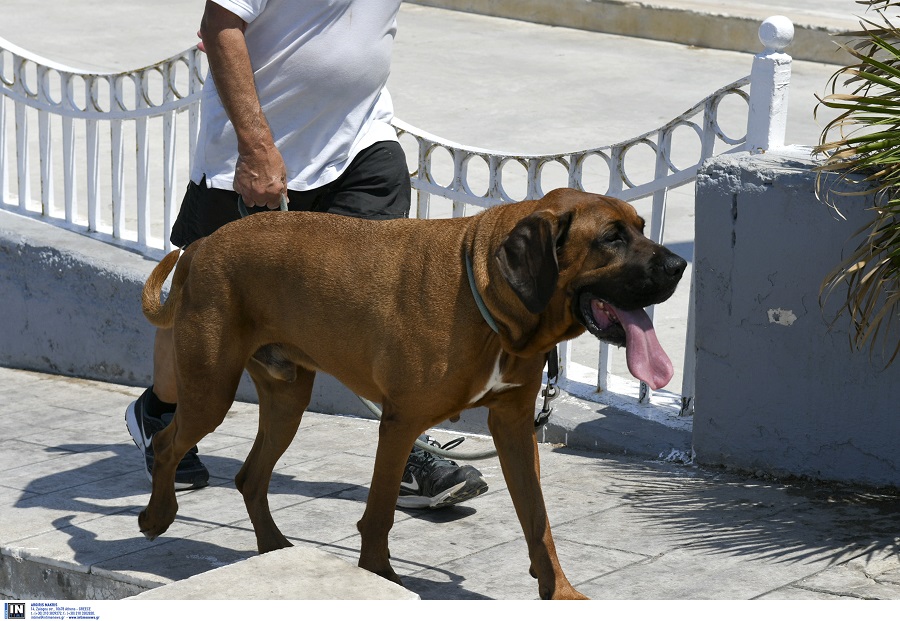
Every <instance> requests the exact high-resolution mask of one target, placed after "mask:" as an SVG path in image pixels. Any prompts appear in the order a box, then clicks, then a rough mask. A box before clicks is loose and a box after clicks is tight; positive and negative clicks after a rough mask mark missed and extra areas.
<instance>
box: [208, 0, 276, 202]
mask: <svg viewBox="0 0 900 621" xmlns="http://www.w3.org/2000/svg"><path fill="white" fill-rule="evenodd" d="M246 27H247V24H246V22H244V20H242V19H241V18H240V17H238V16H237V15H235V14H234V13H232V12H231V11H228V10H227V9H224V8H223V7H221V6H219V5H218V4H216V3H215V2H210V1H207V3H206V10H205V11H204V13H203V20H202V21H201V23H200V32H199V33H198V34H199V35H200V38H201V40H202V42H201V44H200V49H201V50H203V51H204V52H206V55H207V57H208V58H209V69H210V73H211V74H212V78H213V81H214V82H215V85H216V90H217V91H218V93H219V98H220V99H221V100H222V105H223V106H224V107H225V112H226V113H227V114H228V118H229V119H230V120H231V123H232V125H234V131H235V134H236V135H237V143H238V144H237V149H238V161H237V165H236V166H235V171H234V189H235V191H236V192H238V193H239V194H240V195H241V197H243V199H244V202H245V203H246V204H247V205H248V206H249V207H262V206H266V207H268V208H269V209H277V208H278V207H279V206H280V204H281V197H282V195H285V194H287V184H286V179H287V170H286V168H285V165H284V160H283V159H282V157H281V153H279V152H278V148H277V147H276V146H275V140H274V139H273V137H272V131H271V130H270V129H269V122H268V121H267V120H266V115H265V113H264V112H263V109H262V106H261V105H260V103H259V96H258V95H257V93H256V84H255V82H254V81H253V66H252V64H251V62H250V53H249V52H248V50H247V42H246V40H245V39H244V30H245V29H246Z"/></svg>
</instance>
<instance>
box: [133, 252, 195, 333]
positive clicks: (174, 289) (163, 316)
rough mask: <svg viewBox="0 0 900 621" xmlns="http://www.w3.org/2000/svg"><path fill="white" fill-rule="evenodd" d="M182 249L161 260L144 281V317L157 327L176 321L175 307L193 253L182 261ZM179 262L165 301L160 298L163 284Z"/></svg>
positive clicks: (165, 326) (168, 326) (142, 304)
mask: <svg viewBox="0 0 900 621" xmlns="http://www.w3.org/2000/svg"><path fill="white" fill-rule="evenodd" d="M180 254H181V251H180V250H173V251H172V252H170V253H169V254H167V255H166V256H165V257H163V259H162V261H160V262H159V265H157V266H156V267H155V268H153V271H152V272H151V273H150V277H149V278H147V282H146V283H144V291H143V295H142V297H141V309H142V310H143V311H144V317H146V318H147V320H148V321H149V322H150V323H152V324H153V325H154V326H156V327H157V328H171V327H172V325H173V324H174V323H175V309H176V308H177V307H178V300H179V298H180V297H181V287H182V286H183V285H184V281H185V279H186V278H187V275H188V268H189V267H190V263H191V261H190V255H191V254H193V253H185V255H184V257H183V258H182V260H181V261H179V260H178V257H179V255H180ZM175 263H178V269H176V270H175V276H174V277H173V279H172V286H171V288H170V289H169V296H168V297H167V298H166V301H165V303H163V302H162V301H161V300H160V294H161V293H162V288H163V284H164V283H165V282H166V278H168V277H169V274H170V273H171V271H172V268H173V267H175Z"/></svg>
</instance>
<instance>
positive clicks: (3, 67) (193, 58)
mask: <svg viewBox="0 0 900 621" xmlns="http://www.w3.org/2000/svg"><path fill="white" fill-rule="evenodd" d="M792 37H793V26H792V25H791V23H790V21H789V20H787V18H783V17H774V18H769V19H768V20H766V21H765V22H763V24H762V26H761V27H760V40H761V41H762V42H763V44H764V45H765V50H764V51H763V52H762V53H760V54H757V55H756V56H755V57H754V60H753V67H752V71H751V74H750V76H748V77H745V78H742V79H740V80H737V81H736V82H733V83H731V84H729V85H727V86H725V87H724V88H722V89H720V90H718V91H716V92H715V93H713V94H711V95H710V96H709V97H707V98H706V99H704V100H703V101H701V102H700V103H698V104H697V105H695V106H694V107H692V108H691V109H690V110H687V111H686V112H685V113H684V114H682V115H681V116H679V117H678V118H676V119H674V120H672V121H671V122H669V123H667V124H665V125H663V126H662V127H660V128H657V129H655V130H653V131H650V132H647V133H645V134H642V135H640V136H637V137H636V138H633V139H631V140H628V141H625V142H621V143H617V144H613V145H609V146H603V147H597V148H592V149H586V150H583V151H577V152H572V153H558V154H549V155H524V154H514V153H503V152H498V151H490V150H486V149H479V148H477V147H467V146H464V145H460V144H456V143H454V142H451V141H448V140H444V139H442V138H439V137H437V136H433V135H431V134H428V133H427V132H424V131H422V130H420V129H417V128H415V127H412V126H410V125H407V124H406V123H404V122H402V121H400V120H395V123H394V124H395V126H396V128H397V131H398V135H399V137H400V139H401V142H402V143H403V144H404V148H405V149H406V150H407V154H408V156H409V157H411V158H413V156H414V161H415V170H414V171H413V172H412V173H411V177H412V185H413V188H414V190H415V191H416V214H415V215H416V216H417V217H420V218H431V217H440V216H445V215H449V216H453V217H455V216H460V215H463V214H464V213H465V212H466V206H472V207H474V208H488V207H491V206H493V205H496V204H498V203H502V202H508V201H513V200H521V199H523V198H538V197H540V196H542V195H543V194H544V193H545V192H546V191H548V190H550V189H552V188H553V187H561V186H568V187H573V188H578V189H585V178H586V171H587V169H588V168H590V169H591V170H592V171H596V169H598V168H599V169H600V172H599V173H593V174H599V177H600V178H601V179H602V182H603V183H605V184H606V187H605V189H603V190H600V191H601V193H605V194H609V195H612V196H617V197H619V198H622V199H624V200H629V201H635V200H638V199H642V198H645V197H649V198H651V200H652V208H651V217H650V233H649V235H650V237H651V238H653V239H654V240H656V241H658V242H661V241H662V239H663V233H664V229H665V220H666V218H665V212H666V193H667V191H668V190H669V189H672V188H675V187H679V186H681V185H684V184H687V183H690V182H692V181H693V180H694V178H695V177H696V174H697V170H698V168H699V166H701V165H702V163H703V162H704V160H706V159H707V158H708V157H710V156H711V155H713V154H716V153H722V152H729V151H737V150H741V149H746V150H769V149H772V148H777V147H779V146H782V145H783V141H784V129H785V118H786V112H787V106H786V102H787V87H788V85H789V82H790V62H791V59H790V56H788V55H787V54H785V53H783V50H784V48H785V47H786V46H787V45H788V44H789V43H790V41H791V39H792ZM205 75H206V61H205V56H204V55H203V54H202V53H201V52H199V51H198V50H197V49H190V50H187V51H185V52H183V53H181V54H178V55H176V56H173V57H172V58H169V59H167V60H164V61H162V62H160V63H157V64H155V65H152V66H150V67H145V68H142V69H138V70H134V71H127V72H122V73H115V74H112V73H109V74H106V73H91V72H86V71H81V70H78V69H73V68H70V67H65V66H63V65H59V64H57V63H53V62H51V61H48V60H45V59H42V58H39V57H36V56H34V55H32V54H29V53H28V52H26V51H25V50H22V49H20V48H17V47H16V46H14V45H12V44H10V43H8V42H6V41H4V40H2V39H0V207H3V208H4V209H7V210H10V211H14V212H17V213H21V214H25V215H29V216H33V217H39V218H41V219H43V220H46V221H48V222H51V223H53V224H56V225H58V226H62V227H65V228H69V229H73V230H76V231H79V232H83V233H88V234H90V235H93V236H96V237H99V238H100V239H103V240H105V241H109V242H111V243H115V244H118V245H122V246H125V247H128V248H131V249H133V250H137V251H139V252H141V253H143V254H145V255H146V256H148V257H151V258H159V257H160V256H161V255H162V254H163V253H164V252H166V251H168V250H170V249H171V245H170V242H169V241H168V232H169V230H170V228H171V224H172V222H173V219H174V216H175V214H176V200H178V199H179V198H180V192H181V188H182V186H183V185H184V184H183V183H180V184H179V183H178V182H177V171H178V170H183V171H188V170H190V163H191V159H192V157H193V145H194V144H195V142H196V136H197V131H198V128H199V113H200V108H199V98H200V90H201V87H202V85H203V81H204V78H205ZM730 96H737V97H739V98H741V99H743V100H745V101H746V102H747V104H748V107H747V109H748V114H747V125H746V127H747V132H746V134H745V135H743V136H729V135H728V134H727V133H726V132H725V131H723V130H722V128H721V127H720V125H719V114H718V113H719V108H720V104H721V102H722V101H723V100H724V99H725V98H726V97H730ZM10 108H11V109H12V112H13V117H14V125H11V124H10V123H9V109H10ZM184 116H186V117H187V121H186V122H185V121H184V119H183V117H184ZM151 123H157V124H159V125H160V126H159V127H158V128H154V131H150V127H149V124H151ZM35 127H36V129H37V133H36V135H35V134H34V130H35ZM685 134H686V135H687V136H691V135H692V134H693V137H692V138H691V141H693V142H694V143H696V141H697V140H698V139H699V149H695V151H696V153H695V154H694V157H693V159H692V160H690V161H689V164H687V165H684V166H678V165H676V163H675V162H674V157H673V154H674V153H675V152H676V149H677V147H678V144H679V143H681V142H689V141H688V140H687V139H686V138H682V136H683V135H685ZM57 136H59V137H61V140H60V139H59V138H58V137H57ZM101 136H102V140H101ZM410 143H411V144H412V148H410ZM647 148H649V150H650V151H651V152H652V154H653V155H652V158H651V159H652V162H651V163H650V164H649V167H650V168H652V179H651V180H650V181H649V182H646V183H640V184H639V183H635V182H634V181H633V180H632V177H633V176H634V175H631V176H630V175H629V173H630V172H632V171H631V169H630V168H629V167H628V166H626V163H628V162H630V161H631V159H630V158H629V154H630V153H632V152H633V151H634V150H638V149H641V150H644V151H645V152H646V150H647ZM132 149H133V152H134V154H135V156H134V159H133V160H132V159H131V158H126V156H125V154H126V152H128V151H130V150H132ZM410 151H414V153H410ZM439 155H441V156H443V157H442V159H441V158H440V157H439ZM59 158H61V160H62V166H61V167H60V166H57V161H58V159H59ZM180 159H181V160H184V159H186V160H187V162H186V164H184V163H182V164H179V163H178V162H179V160H180ZM647 166H648V165H647V164H645V167H647ZM548 171H549V172H548ZM642 172H646V171H642ZM441 176H443V177H444V178H446V179H447V181H446V182H444V183H439V182H438V181H437V180H436V179H437V178H438V177H441ZM185 180H186V175H185ZM33 184H38V185H39V186H40V190H39V195H40V197H39V199H38V200H35V198H34V197H33V196H32V186H33ZM516 184H518V185H519V186H521V185H522V184H524V195H521V194H522V193H521V192H520V195H519V196H517V197H515V198H514V197H513V196H512V194H513V193H514V192H513V190H512V189H511V186H512V185H516ZM130 185H133V188H132V189H131V190H129V189H128V188H129V186H130ZM475 186H480V187H482V188H484V189H483V191H478V190H476V189H473V187H475ZM545 186H546V187H545ZM106 196H108V197H109V198H108V199H107V198H104V197H106ZM435 198H437V199H439V200H443V201H445V202H447V203H449V213H441V214H439V213H437V210H436V208H435V203H434V201H433V199H435ZM692 300H693V294H692V295H691V309H690V310H689V319H688V324H689V325H688V330H687V337H686V349H685V356H684V372H683V377H684V380H683V388H682V393H681V397H680V402H679V403H676V404H675V405H674V409H675V411H680V413H682V414H685V413H690V412H691V411H692V395H693V394H694V392H693V381H694V380H693V356H694V347H693V331H692V327H691V323H692V317H693V308H692V305H693V302H692ZM651 312H652V310H651ZM563 352H564V360H563V365H562V369H563V371H562V372H563V379H564V380H568V382H569V384H570V385H572V386H574V384H575V383H576V378H575V377H573V375H572V374H571V372H570V370H571V368H572V363H571V348H570V347H569V346H567V345H566V344H564V345H563ZM610 360H611V353H610V349H609V348H608V347H606V346H602V345H601V347H600V355H599V362H598V369H597V374H596V378H597V379H596V384H595V385H594V386H593V387H592V390H591V392H600V393H604V392H605V393H607V394H609V393H611V392H612V393H615V392H622V391H623V390H622V388H621V386H622V384H621V383H620V382H619V383H616V382H612V381H611V380H612V379H613V378H612V376H611V373H610ZM650 396H651V395H650V391H649V390H648V389H647V387H646V386H641V387H640V388H639V390H638V391H637V394H636V397H637V400H638V401H640V402H642V403H647V402H649V399H650Z"/></svg>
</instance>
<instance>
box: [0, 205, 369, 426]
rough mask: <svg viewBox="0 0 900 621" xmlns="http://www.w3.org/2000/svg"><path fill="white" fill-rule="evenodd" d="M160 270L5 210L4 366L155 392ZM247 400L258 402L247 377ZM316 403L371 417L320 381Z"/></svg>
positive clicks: (0, 297)
mask: <svg viewBox="0 0 900 621" xmlns="http://www.w3.org/2000/svg"><path fill="white" fill-rule="evenodd" d="M155 265H156V262H155V261H152V260H150V259H145V258H143V257H142V256H140V255H138V254H135V253H133V252H129V251H128V250H124V249H122V248H118V247H115V246H111V245H109V244H106V243H103V242H101V241H97V240H94V239H91V238H89V237H86V236H84V235H80V234H78V233H73V232H71V231H67V230H64V229H60V228H56V227H54V226H51V225H49V224H46V223H44V222H39V221H37V220H34V219H32V218H28V217H25V216H21V215H18V214H15V213H10V212H7V211H3V210H0V308H2V311H3V315H2V322H3V323H2V325H0V365H2V366H8V367H13V368H19V369H29V370H33V371H41V372H45V373H55V374H60V375H72V376H77V377H84V378H88V379H95V380H101V381H107V382H114V383H119V384H128V385H132V386H148V385H150V383H151V382H152V372H153V364H152V348H153V335H154V328H153V326H151V325H150V324H149V323H148V322H147V320H146V319H144V316H143V314H142V313H141V289H142V288H143V286H144V281H145V280H146V279H147V276H149V275H150V272H151V270H152V269H153V267H154V266H155ZM238 399H239V400H241V401H249V402H255V401H256V390H255V388H254V387H253V383H252V382H251V381H250V379H249V377H248V376H246V374H245V377H244V379H243V381H242V382H241V386H240V388H239V390H238ZM313 400H314V403H313V406H312V409H315V410H316V411H319V412H329V413H332V412H333V413H342V414H354V415H360V416H368V417H371V415H370V414H369V413H368V411H367V410H366V409H365V408H364V407H363V406H362V404H361V403H360V402H359V400H357V399H356V398H355V397H354V396H353V394H352V393H350V392H349V391H348V390H347V389H346V388H344V387H343V386H342V385H341V384H339V383H338V382H337V381H336V380H334V378H331V377H329V376H321V377H318V378H317V379H316V388H315V392H314V396H313ZM123 412H124V410H123Z"/></svg>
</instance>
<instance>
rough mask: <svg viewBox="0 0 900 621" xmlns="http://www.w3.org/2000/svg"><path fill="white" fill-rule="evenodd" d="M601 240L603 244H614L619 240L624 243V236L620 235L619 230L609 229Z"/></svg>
mask: <svg viewBox="0 0 900 621" xmlns="http://www.w3.org/2000/svg"><path fill="white" fill-rule="evenodd" d="M601 241H602V242H603V243H604V244H615V243H619V242H622V243H624V242H625V238H624V237H622V234H621V233H620V232H619V231H610V232H609V233H607V234H606V235H604V236H603V237H602V238H601Z"/></svg>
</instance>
